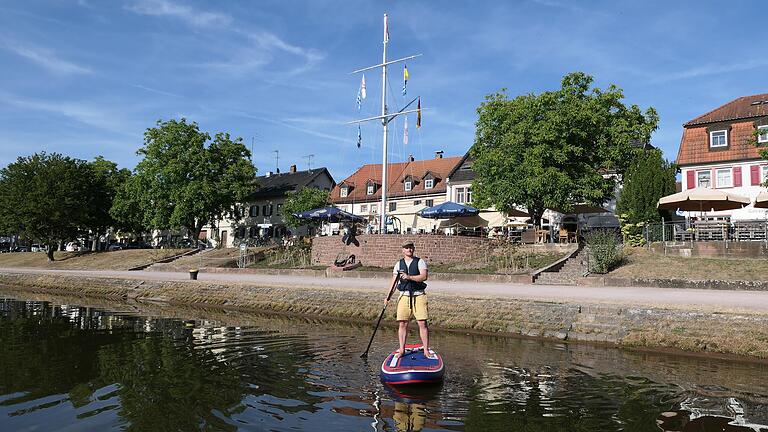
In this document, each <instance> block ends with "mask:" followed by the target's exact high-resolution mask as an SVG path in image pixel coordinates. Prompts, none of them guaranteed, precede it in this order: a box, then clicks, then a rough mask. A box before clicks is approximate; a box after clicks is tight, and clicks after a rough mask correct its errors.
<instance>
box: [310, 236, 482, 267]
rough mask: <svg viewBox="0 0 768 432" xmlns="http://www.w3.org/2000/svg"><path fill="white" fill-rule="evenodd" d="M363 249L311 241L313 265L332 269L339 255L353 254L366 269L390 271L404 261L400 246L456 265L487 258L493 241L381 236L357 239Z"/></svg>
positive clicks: (331, 240) (335, 239) (332, 240)
mask: <svg viewBox="0 0 768 432" xmlns="http://www.w3.org/2000/svg"><path fill="white" fill-rule="evenodd" d="M357 240H358V241H359V243H360V246H355V245H354V244H350V245H349V246H347V245H344V243H342V241H341V236H327V237H315V238H313V239H312V264H315V265H330V264H332V263H333V261H334V260H335V259H336V255H338V254H339V253H340V252H344V253H347V254H354V255H355V257H356V258H357V261H360V262H362V263H363V265H366V266H377V267H389V266H393V265H394V264H395V261H397V260H398V259H400V258H401V257H402V249H401V247H400V245H401V244H402V243H403V242H404V241H406V240H411V241H413V243H414V245H415V246H416V256H418V257H421V258H424V259H426V260H427V261H428V262H432V263H455V262H461V261H466V260H467V259H472V258H477V257H480V256H483V255H485V254H487V253H488V252H489V250H490V248H491V241H490V240H488V239H486V238H478V237H462V236H442V235H379V234H367V235H361V236H358V237H357Z"/></svg>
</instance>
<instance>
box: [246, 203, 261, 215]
mask: <svg viewBox="0 0 768 432" xmlns="http://www.w3.org/2000/svg"><path fill="white" fill-rule="evenodd" d="M248 214H249V215H251V217H256V216H258V215H259V206H257V205H255V206H251V211H250V212H248Z"/></svg>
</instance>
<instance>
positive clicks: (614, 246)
mask: <svg viewBox="0 0 768 432" xmlns="http://www.w3.org/2000/svg"><path fill="white" fill-rule="evenodd" d="M585 240H586V242H587V246H588V247H589V269H588V270H589V271H590V272H592V273H600V274H604V273H608V272H609V271H611V270H613V269H614V268H615V267H616V266H618V265H619V264H620V263H621V261H622V260H623V259H624V257H623V256H622V253H621V244H620V243H619V239H618V238H617V235H616V232H615V231H613V230H607V229H597V230H593V231H590V232H589V233H587V234H586V236H585Z"/></svg>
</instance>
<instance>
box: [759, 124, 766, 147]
mask: <svg viewBox="0 0 768 432" xmlns="http://www.w3.org/2000/svg"><path fill="white" fill-rule="evenodd" d="M757 133H758V135H757V142H759V143H768V125H764V126H758V127H757Z"/></svg>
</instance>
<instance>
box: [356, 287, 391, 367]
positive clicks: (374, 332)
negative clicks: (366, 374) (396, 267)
mask: <svg viewBox="0 0 768 432" xmlns="http://www.w3.org/2000/svg"><path fill="white" fill-rule="evenodd" d="M399 281H400V273H398V274H397V276H396V277H395V281H394V282H393V283H392V288H390V289H389V294H387V303H386V304H385V305H384V307H383V308H382V309H381V313H380V314H379V320H378V321H376V327H374V328H373V334H371V340H369V341H368V347H367V348H365V352H364V353H362V354H361V355H360V358H365V357H368V350H370V349H371V344H372V343H373V338H374V337H376V330H378V329H379V324H381V319H382V318H384V311H386V310H387V305H388V304H389V299H391V298H392V294H394V292H395V287H396V286H397V282H399Z"/></svg>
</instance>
